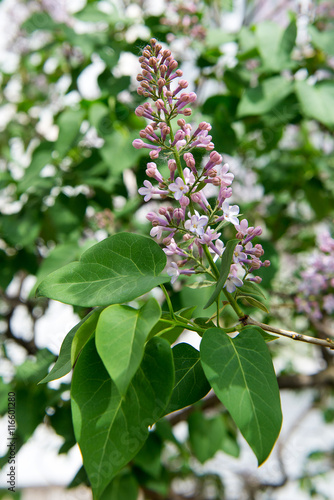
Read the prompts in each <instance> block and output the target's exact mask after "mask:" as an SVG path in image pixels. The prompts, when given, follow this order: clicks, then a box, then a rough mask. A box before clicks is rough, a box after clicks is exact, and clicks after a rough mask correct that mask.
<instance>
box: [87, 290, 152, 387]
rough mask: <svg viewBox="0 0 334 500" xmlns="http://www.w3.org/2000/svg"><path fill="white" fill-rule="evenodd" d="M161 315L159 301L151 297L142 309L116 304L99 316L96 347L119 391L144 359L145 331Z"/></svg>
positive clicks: (146, 331)
mask: <svg viewBox="0 0 334 500" xmlns="http://www.w3.org/2000/svg"><path fill="white" fill-rule="evenodd" d="M160 315H161V309H160V306H159V304H158V302H157V301H156V300H155V299H150V300H149V301H148V302H146V304H144V305H143V307H142V308H141V309H134V308H133V307H128V306H120V305H118V304H115V305H112V306H109V307H107V308H106V309H105V310H104V311H103V312H102V314H101V316H100V318H99V321H98V324H97V328H96V335H95V342H96V349H97V352H98V353H99V355H100V357H101V359H102V361H103V364H104V366H105V368H106V369H107V371H108V373H109V375H110V377H111V379H112V380H113V382H114V383H115V384H116V386H117V389H118V390H119V392H120V393H121V394H122V395H124V394H125V393H126V390H127V388H128V386H129V383H130V382H131V379H132V377H133V376H134V374H135V373H136V371H137V369H138V367H139V365H140V363H141V360H142V359H143V355H144V348H145V342H146V340H147V337H148V334H149V333H150V331H151V329H152V328H153V326H154V325H155V324H156V322H157V321H158V320H159V318H160Z"/></svg>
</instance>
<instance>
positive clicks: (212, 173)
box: [207, 168, 217, 177]
mask: <svg viewBox="0 0 334 500" xmlns="http://www.w3.org/2000/svg"><path fill="white" fill-rule="evenodd" d="M207 176H208V177H216V176H217V170H216V169H214V168H211V170H209V172H208V173H207Z"/></svg>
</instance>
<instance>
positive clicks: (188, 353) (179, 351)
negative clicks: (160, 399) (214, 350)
mask: <svg viewBox="0 0 334 500" xmlns="http://www.w3.org/2000/svg"><path fill="white" fill-rule="evenodd" d="M172 351H173V357H174V367H175V385H174V389H173V392H172V395H171V398H170V401H169V404H168V407H167V410H166V414H167V413H171V412H173V411H176V410H179V409H181V408H184V407H185V406H189V405H192V404H193V403H196V401H199V400H200V399H202V398H204V396H206V394H207V393H208V392H209V390H210V389H211V386H210V384H209V382H208V381H207V379H206V376H205V375H204V372H203V368H202V365H201V361H200V354H199V351H197V349H195V348H194V347H192V346H191V345H189V344H186V343H184V342H182V343H181V344H177V345H176V346H175V347H173V349H172Z"/></svg>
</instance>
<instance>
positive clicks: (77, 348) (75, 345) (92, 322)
mask: <svg viewBox="0 0 334 500" xmlns="http://www.w3.org/2000/svg"><path fill="white" fill-rule="evenodd" d="M103 309H104V308H103V307H97V308H96V309H94V311H91V312H90V313H89V314H88V315H87V316H86V317H85V321H84V323H82V325H81V326H80V328H79V329H78V330H77V331H76V332H75V335H74V337H73V341H72V345H71V364H72V366H74V363H75V362H76V360H77V359H78V356H79V354H80V352H81V351H82V349H83V348H84V346H85V345H86V344H87V342H88V340H89V339H90V337H91V336H92V335H93V334H94V332H95V330H96V325H97V322H98V321H99V318H100V315H101V314H102V312H103Z"/></svg>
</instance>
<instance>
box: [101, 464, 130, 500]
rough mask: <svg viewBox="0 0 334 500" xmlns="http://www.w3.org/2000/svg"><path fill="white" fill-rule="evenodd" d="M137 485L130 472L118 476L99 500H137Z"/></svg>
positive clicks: (126, 471)
mask: <svg viewBox="0 0 334 500" xmlns="http://www.w3.org/2000/svg"><path fill="white" fill-rule="evenodd" d="M137 498H138V483H137V481H136V478H135V477H134V476H133V475H132V474H131V472H130V471H128V470H125V471H124V472H123V471H122V472H121V473H120V474H118V475H117V476H116V477H115V478H114V479H113V480H112V481H111V483H110V484H109V485H108V486H107V488H106V489H105V490H104V492H103V493H102V496H101V497H100V500H123V499H124V500H125V499H126V500H137Z"/></svg>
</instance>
